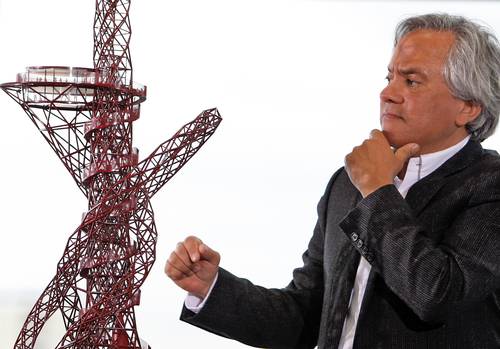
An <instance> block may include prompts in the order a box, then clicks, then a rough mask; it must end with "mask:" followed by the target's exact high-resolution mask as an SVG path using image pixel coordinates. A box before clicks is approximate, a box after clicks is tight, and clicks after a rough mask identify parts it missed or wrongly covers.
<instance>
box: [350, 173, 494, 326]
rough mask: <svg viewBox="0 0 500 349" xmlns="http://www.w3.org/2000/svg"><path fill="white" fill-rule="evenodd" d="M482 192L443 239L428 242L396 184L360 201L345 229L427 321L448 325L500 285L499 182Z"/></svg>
mask: <svg viewBox="0 0 500 349" xmlns="http://www.w3.org/2000/svg"><path fill="white" fill-rule="evenodd" d="M476 181H479V179H476ZM476 189H478V190H475V191H473V192H472V191H471V192H472V194H471V197H470V199H469V200H468V204H467V206H466V207H465V208H464V209H463V210H461V211H460V212H457V214H456V217H455V219H454V220H453V221H452V222H451V223H450V225H449V226H448V227H447V228H446V231H445V232H444V233H443V234H442V239H441V240H439V241H436V240H435V239H431V238H430V237H429V234H428V232H426V231H425V229H424V227H423V225H422V224H421V223H420V222H419V220H418V219H417V218H416V217H415V216H414V213H413V212H412V209H411V207H410V206H409V205H408V204H407V202H406V201H405V199H403V197H402V196H401V195H400V194H399V192H398V190H397V189H396V187H394V186H393V185H387V186H384V187H382V188H379V189H378V190H377V191H375V192H373V193H371V194H370V195H368V196H367V197H366V198H364V199H363V200H361V201H360V202H359V203H358V205H357V206H356V207H355V208H354V209H353V210H352V211H351V212H349V214H348V215H347V216H346V217H345V218H344V219H343V221H342V222H341V223H340V226H341V228H342V229H343V231H344V232H345V233H346V234H347V236H348V237H349V238H350V239H351V242H352V243H353V244H354V246H355V247H356V248H357V249H358V250H359V251H360V253H361V254H362V255H364V256H365V258H366V259H367V260H368V261H369V262H370V263H371V265H372V267H373V268H374V270H375V271H376V272H377V273H379V275H380V276H381V277H382V278H383V280H384V282H385V283H386V284H387V286H388V287H389V288H390V289H391V290H392V291H393V292H394V293H395V294H396V295H397V296H398V297H399V298H400V299H401V300H403V301H404V302H405V303H406V304H407V305H408V306H409V307H410V308H411V309H412V310H413V311H414V312H415V314H416V315H417V316H418V317H419V318H420V319H421V320H423V321H426V322H431V323H441V322H442V321H443V320H444V319H445V318H446V317H447V315H448V312H449V310H450V309H452V308H454V307H457V306H460V305H461V304H463V305H465V304H467V303H468V304H473V303H471V302H477V301H481V300H483V299H484V298H486V297H487V296H488V295H489V294H491V293H492V292H493V291H494V290H497V289H498V288H499V287H500V181H498V180H494V181H493V184H492V183H491V182H490V183H489V185H488V186H483V188H481V187H476ZM447 200H453V198H452V197H449V198H447ZM434 214H435V215H438V214H439V211H437V212H435V213H434Z"/></svg>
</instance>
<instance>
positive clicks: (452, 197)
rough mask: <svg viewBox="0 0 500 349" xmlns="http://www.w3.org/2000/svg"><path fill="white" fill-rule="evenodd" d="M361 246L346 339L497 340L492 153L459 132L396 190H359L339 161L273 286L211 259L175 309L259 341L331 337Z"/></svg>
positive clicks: (498, 255)
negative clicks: (298, 251) (360, 276)
mask: <svg viewBox="0 0 500 349" xmlns="http://www.w3.org/2000/svg"><path fill="white" fill-rule="evenodd" d="M360 255H363V256H364V257H365V258H366V259H367V260H368V262H370V264H371V265H372V271H371V274H370V277H369V279H368V285H367V289H366V291H365V296H364V299H363V303H362V306H361V312H360V315H359V320H358V325H357V328H356V336H355V339H354V348H355V349H361V348H363V349H365V348H366V349H374V348H380V349H390V348H398V349H399V348H404V349H412V348H415V349H421V348H431V349H432V348H436V349H445V348H467V349H472V348H474V349H486V348H492V349H493V348H500V157H499V156H498V154H497V153H496V152H491V151H486V150H483V148H482V147H481V145H480V144H479V143H477V142H473V141H470V142H469V143H468V144H467V145H466V146H465V147H464V148H463V149H462V150H460V151H459V152H458V153H457V154H455V155H454V156H453V157H452V158H450V159H449V160H448V161H446V162H445V163H444V164H443V165H442V166H441V167H440V168H438V169H437V170H436V171H434V172H433V173H432V174H430V175H429V176H427V177H425V178H423V179H422V180H420V181H419V182H417V183H416V184H415V185H413V187H412V188H411V189H410V191H409V192H408V194H407V196H406V199H403V198H402V197H401V195H400V194H399V192H398V191H397V189H396V188H395V187H394V186H393V185H387V186H384V187H382V188H380V189H379V190H377V191H375V192H374V193H372V194H370V195H369V196H368V197H366V198H364V199H361V196H360V195H359V193H358V192H357V190H356V189H355V187H354V186H353V185H352V184H351V182H350V180H349V178H348V176H347V174H346V172H345V171H344V170H343V169H340V170H339V171H337V172H336V173H335V174H334V175H333V177H332V179H331V180H330V183H329V184H328V187H327V189H326V192H325V195H324V196H323V197H322V199H321V200H320V202H319V205H318V222H317V224H316V228H315V230H314V234H313V237H312V239H311V241H310V243H309V246H308V249H307V251H306V252H305V253H304V255H303V261H304V265H303V266H302V267H301V268H298V269H296V270H295V271H294V273H293V280H292V282H291V283H290V284H289V285H288V286H287V287H286V288H284V289H266V288H263V287H260V286H256V285H253V284H252V283H250V282H249V281H248V280H245V279H241V278H237V277H235V276H234V275H232V274H230V273H229V272H227V271H226V270H224V269H222V268H221V269H220V272H219V278H218V280H217V282H216V284H215V286H214V289H213V290H212V294H211V295H210V297H209V298H208V300H207V302H206V304H205V306H204V308H203V309H202V311H201V312H200V313H199V314H197V315H195V314H194V313H192V312H190V311H189V310H187V309H186V308H184V309H183V312H182V315H181V319H182V320H184V321H187V322H189V323H191V324H194V325H196V326H199V327H201V328H203V329H206V330H208V331H211V332H213V333H216V334H218V335H222V336H226V337H229V338H233V339H236V340H238V341H241V342H243V343H246V344H249V345H252V346H259V347H266V348H313V347H315V346H316V345H318V346H319V348H337V347H338V343H339V340H340V335H341V332H342V327H343V324H344V319H345V316H346V313H347V307H348V302H349V298H350V294H351V290H352V288H353V284H354V278H355V276H356V270H357V266H358V262H359V258H360Z"/></svg>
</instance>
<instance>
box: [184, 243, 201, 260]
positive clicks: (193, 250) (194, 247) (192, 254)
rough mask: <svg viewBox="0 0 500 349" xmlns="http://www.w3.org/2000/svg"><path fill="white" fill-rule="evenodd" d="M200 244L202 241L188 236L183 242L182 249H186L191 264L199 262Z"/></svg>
mask: <svg viewBox="0 0 500 349" xmlns="http://www.w3.org/2000/svg"><path fill="white" fill-rule="evenodd" d="M202 243H203V241H201V240H200V239H198V238H197V237H196V236H188V237H187V238H186V239H185V240H184V248H185V249H186V251H187V254H188V256H189V259H190V260H191V262H193V263H196V262H198V261H199V260H200V252H199V247H200V245H201V244H202Z"/></svg>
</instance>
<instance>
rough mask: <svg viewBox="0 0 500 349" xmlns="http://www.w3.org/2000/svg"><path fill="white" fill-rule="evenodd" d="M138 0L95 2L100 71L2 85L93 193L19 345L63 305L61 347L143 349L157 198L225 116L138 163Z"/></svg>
mask: <svg viewBox="0 0 500 349" xmlns="http://www.w3.org/2000/svg"><path fill="white" fill-rule="evenodd" d="M129 10H130V0H97V1H96V11H95V18H94V68H69V67H58V66H44V67H29V68H27V70H26V72H25V73H22V74H18V76H17V79H16V82H12V83H5V84H2V85H0V87H1V88H2V89H3V90H4V91H5V92H6V93H7V94H8V95H9V96H10V97H11V98H13V99H14V100H15V101H16V102H17V103H18V104H19V105H20V106H21V107H22V108H23V110H24V111H25V112H26V114H27V115H28V116H29V118H30V119H31V121H32V122H33V123H34V124H35V126H36V127H37V128H38V130H39V131H40V132H41V134H42V135H43V137H44V138H45V140H46V141H47V142H48V143H49V145H50V146H51V147H52V149H53V150H54V151H55V153H56V154H57V156H58V157H59V158H60V159H61V161H62V163H63V164H64V166H65V167H66V169H67V170H68V171H69V173H70V174H71V176H72V177H73V178H74V180H75V182H76V184H77V185H78V187H79V188H80V190H81V191H82V192H83V194H85V196H86V197H87V199H88V211H87V212H86V213H85V214H84V216H83V219H82V222H81V224H80V225H79V226H78V228H76V230H75V231H74V232H73V234H71V236H70V238H69V240H68V243H67V245H66V248H65V250H64V253H63V256H62V258H61V259H60V260H59V263H58V264H57V272H56V275H55V276H54V278H53V279H52V280H51V281H50V283H49V285H48V286H47V288H46V289H45V290H44V291H43V293H42V294H41V295H40V297H39V298H38V300H37V302H36V303H35V305H34V306H33V309H32V310H31V311H30V313H29V315H28V317H27V319H26V321H25V323H24V325H23V328H22V330H21V332H20V334H19V336H18V338H17V341H16V343H15V345H14V348H15V349H28V348H34V346H35V342H36V339H37V337H38V335H39V334H40V332H41V330H42V328H43V326H44V324H45V323H46V322H47V320H48V319H49V318H50V317H51V316H52V315H53V314H54V313H55V312H56V311H57V310H60V311H61V313H62V316H63V320H64V325H65V327H66V333H65V335H64V336H63V338H62V339H61V340H60V341H59V343H58V344H57V346H56V348H78V349H83V348H89V349H90V348H92V349H96V348H112V349H129V348H130V349H139V348H141V340H140V339H139V336H138V333H137V329H136V319H135V313H134V307H135V306H136V305H139V302H140V295H141V293H140V287H141V285H142V284H143V283H144V280H145V279H146V277H147V275H148V273H149V272H150V270H151V267H152V265H153V263H154V261H155V247H156V238H157V232H156V228H155V222H154V217H153V210H152V207H151V203H150V200H151V198H152V197H153V196H154V194H156V192H158V190H159V189H160V188H161V187H162V186H163V185H165V183H166V182H168V180H169V179H170V178H172V176H174V175H175V174H176V173H177V171H179V170H180V169H181V168H182V166H184V164H185V163H186V162H187V161H188V160H189V159H190V158H191V157H192V156H193V155H194V154H195V153H196V152H197V151H198V150H199V149H200V147H201V146H202V145H203V144H204V143H205V142H206V141H207V140H208V138H209V137H210V136H211V135H212V134H213V133H214V132H215V129H216V128H217V126H218V125H219V123H220V122H221V120H222V119H221V117H220V115H219V113H218V111H217V110H216V109H209V110H205V111H203V112H202V113H201V114H200V115H198V116H197V117H196V118H195V119H194V120H193V121H191V122H189V123H187V124H186V125H184V126H183V127H182V128H181V129H180V130H179V131H177V133H176V134H174V136H173V137H172V138H170V139H169V140H167V141H166V142H164V143H162V144H161V145H160V146H159V147H158V148H157V149H156V150H155V151H153V153H152V154H151V155H149V156H148V157H146V158H145V159H144V160H142V161H140V162H139V155H138V150H137V148H134V147H133V146H132V125H133V122H134V121H136V120H137V119H138V118H139V115H140V105H141V103H142V102H143V101H145V99H146V87H144V86H138V85H134V84H133V82H132V61H131V57H130V49H129V44H130V34H131V27H130V21H129Z"/></svg>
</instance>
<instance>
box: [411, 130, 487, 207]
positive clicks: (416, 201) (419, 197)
mask: <svg viewBox="0 0 500 349" xmlns="http://www.w3.org/2000/svg"><path fill="white" fill-rule="evenodd" d="M482 153H483V148H482V147H481V144H479V143H478V142H476V141H472V140H471V141H469V142H468V143H467V144H466V145H465V146H464V147H463V148H462V149H461V150H460V151H459V152H458V153H456V154H455V155H454V156H452V157H451V158H450V159H448V160H447V161H446V162H445V163H444V164H443V165H441V166H440V167H439V168H438V169H437V170H435V171H434V172H432V173H431V174H430V175H428V176H427V177H425V178H423V179H422V180H420V181H418V182H417V183H415V184H414V185H413V186H412V187H411V188H410V190H409V191H408V194H407V195H406V202H408V205H410V207H411V208H412V209H413V212H414V214H415V216H418V215H419V214H420V212H421V211H422V210H423V209H424V208H425V207H426V206H427V204H428V203H429V201H430V200H431V199H432V198H433V197H434V195H436V193H437V192H438V191H439V189H440V188H441V187H442V186H443V185H444V184H445V183H446V180H445V179H446V177H448V176H450V175H452V174H453V173H456V172H458V171H460V170H462V169H464V168H466V167H467V166H470V165H471V164H472V163H473V162H474V161H475V160H477V159H478V158H479V157H480V156H481V154H482Z"/></svg>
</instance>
